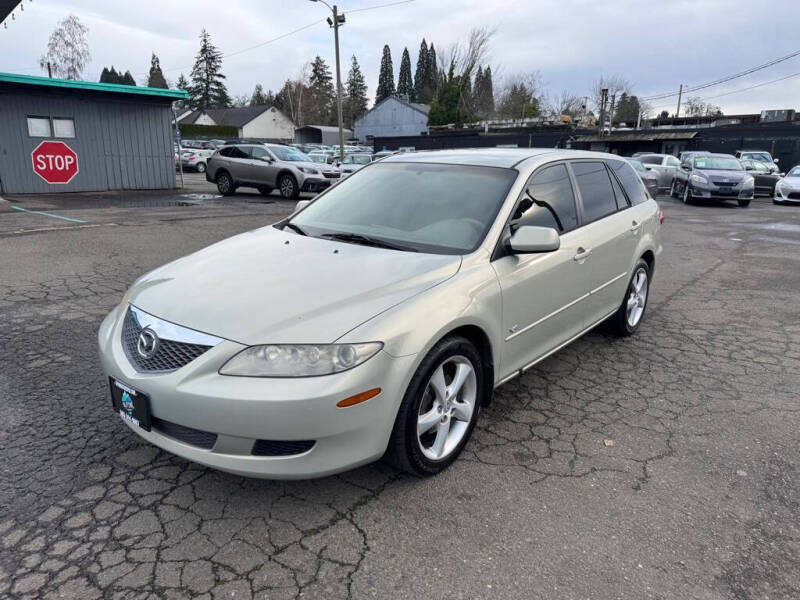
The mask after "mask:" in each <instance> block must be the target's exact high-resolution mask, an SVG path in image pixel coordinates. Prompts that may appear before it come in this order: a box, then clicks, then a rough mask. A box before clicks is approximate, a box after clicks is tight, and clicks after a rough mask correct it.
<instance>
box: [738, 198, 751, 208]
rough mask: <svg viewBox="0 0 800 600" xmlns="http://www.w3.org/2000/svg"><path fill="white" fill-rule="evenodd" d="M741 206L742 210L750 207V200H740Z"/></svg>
mask: <svg viewBox="0 0 800 600" xmlns="http://www.w3.org/2000/svg"><path fill="white" fill-rule="evenodd" d="M739 206H741V207H742V208H745V207H747V206H750V200H739Z"/></svg>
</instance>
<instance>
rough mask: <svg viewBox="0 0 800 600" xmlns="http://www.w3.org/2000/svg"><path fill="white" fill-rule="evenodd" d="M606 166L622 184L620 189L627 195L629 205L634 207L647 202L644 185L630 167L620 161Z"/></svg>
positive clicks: (610, 162)
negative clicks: (623, 189)
mask: <svg viewBox="0 0 800 600" xmlns="http://www.w3.org/2000/svg"><path fill="white" fill-rule="evenodd" d="M608 166H610V167H611V170H612V171H613V172H614V174H615V175H616V176H617V177H618V178H619V180H620V181H621V182H622V187H623V188H625V192H626V193H627V194H628V198H629V199H630V201H631V204H633V205H634V206H635V205H636V204H641V203H642V202H645V201H647V199H648V198H649V196H648V195H647V189H646V188H645V187H644V183H642V180H641V178H640V177H639V175H637V174H636V171H634V170H633V167H632V166H630V165H629V164H628V163H626V162H624V161H621V160H619V161H617V160H614V161H609V163H608Z"/></svg>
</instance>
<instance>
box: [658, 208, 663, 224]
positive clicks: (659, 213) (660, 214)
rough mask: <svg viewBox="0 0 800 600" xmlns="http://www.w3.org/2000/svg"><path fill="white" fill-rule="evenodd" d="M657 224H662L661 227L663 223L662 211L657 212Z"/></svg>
mask: <svg viewBox="0 0 800 600" xmlns="http://www.w3.org/2000/svg"><path fill="white" fill-rule="evenodd" d="M658 222H659V223H660V224H662V225H663V223H664V211H663V210H660V211H658Z"/></svg>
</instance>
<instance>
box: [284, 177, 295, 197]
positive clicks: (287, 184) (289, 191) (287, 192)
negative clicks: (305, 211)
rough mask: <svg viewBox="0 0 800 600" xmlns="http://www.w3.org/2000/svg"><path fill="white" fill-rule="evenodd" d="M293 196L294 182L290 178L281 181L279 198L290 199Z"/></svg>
mask: <svg viewBox="0 0 800 600" xmlns="http://www.w3.org/2000/svg"><path fill="white" fill-rule="evenodd" d="M293 195H294V180H293V179H292V178H291V177H288V176H286V177H284V178H283V179H281V196H283V197H284V198H291V197H292V196H293Z"/></svg>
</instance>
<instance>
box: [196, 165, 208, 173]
mask: <svg viewBox="0 0 800 600" xmlns="http://www.w3.org/2000/svg"><path fill="white" fill-rule="evenodd" d="M197 172H198V173H205V172H206V163H197Z"/></svg>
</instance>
